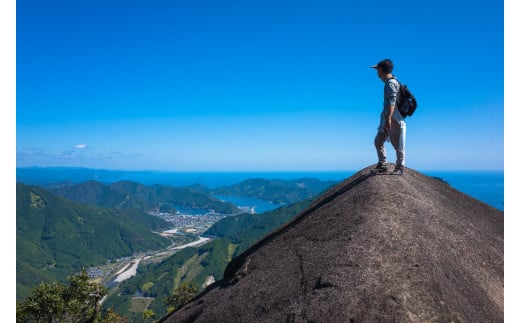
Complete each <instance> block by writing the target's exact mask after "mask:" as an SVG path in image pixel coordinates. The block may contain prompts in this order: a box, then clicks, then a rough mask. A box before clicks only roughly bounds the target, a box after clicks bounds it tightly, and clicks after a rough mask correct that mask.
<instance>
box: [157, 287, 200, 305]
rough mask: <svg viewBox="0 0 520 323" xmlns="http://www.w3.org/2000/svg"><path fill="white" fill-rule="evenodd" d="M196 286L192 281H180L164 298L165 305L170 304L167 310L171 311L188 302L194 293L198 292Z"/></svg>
mask: <svg viewBox="0 0 520 323" xmlns="http://www.w3.org/2000/svg"><path fill="white" fill-rule="evenodd" d="M198 290H199V288H198V286H197V284H196V283H194V282H182V283H180V284H179V286H178V287H177V288H176V289H175V290H174V291H173V293H172V294H171V295H170V296H168V297H167V298H166V301H165V303H166V305H170V306H171V307H170V308H168V312H173V311H175V310H176V309H178V308H179V307H181V306H182V305H184V304H186V303H188V302H189V301H190V300H191V299H192V298H193V297H195V295H197V294H198Z"/></svg>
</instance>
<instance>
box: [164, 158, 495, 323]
mask: <svg viewBox="0 0 520 323" xmlns="http://www.w3.org/2000/svg"><path fill="white" fill-rule="evenodd" d="M503 216H504V214H503V212H501V211H499V210H497V209H495V208H493V207H491V206H489V205H487V204H484V203H481V202H479V201H477V200H475V199H473V198H471V197H469V196H467V195H465V194H464V193H461V192H459V191H457V190H455V189H453V188H452V187H451V186H449V185H447V184H445V183H443V182H441V181H439V180H437V179H434V178H431V177H428V176H425V175H422V174H421V173H419V172H416V171H413V170H411V169H407V170H406V172H405V174H404V175H403V176H393V175H370V169H369V168H366V169H363V170H361V171H360V172H358V173H357V174H355V175H353V176H352V177H350V178H348V179H347V180H345V181H344V182H342V183H340V184H339V185H337V186H336V187H334V188H332V189H331V190H329V191H328V192H327V193H325V194H324V195H323V196H322V197H321V198H320V199H319V200H317V201H315V203H314V204H313V205H311V206H310V207H309V208H308V209H307V210H305V211H303V212H302V213H301V214H299V215H297V216H296V217H295V218H294V219H293V220H292V221H291V222H290V223H288V224H286V225H284V226H282V227H280V228H278V229H277V230H275V231H274V232H273V233H271V234H270V235H268V236H266V237H265V238H263V239H262V240H261V241H259V242H257V243H256V244H255V245H253V246H252V247H251V248H250V249H248V250H247V251H246V252H244V253H243V254H242V255H240V256H239V257H237V258H236V259H234V260H233V261H232V262H231V263H230V264H229V265H228V267H227V269H226V272H225V277H224V279H222V280H221V281H218V282H216V283H214V284H212V285H211V286H209V287H208V288H207V289H206V290H205V291H204V292H203V293H201V294H200V295H199V296H197V297H196V298H194V299H193V300H192V301H191V302H190V303H188V304H186V305H184V306H183V307H181V308H180V309H179V310H177V311H175V312H174V313H172V314H171V315H169V316H167V317H165V318H164V319H163V320H162V321H163V322H424V321H428V322H502V321H503V319H504V218H503Z"/></svg>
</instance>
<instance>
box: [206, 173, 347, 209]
mask: <svg viewBox="0 0 520 323" xmlns="http://www.w3.org/2000/svg"><path fill="white" fill-rule="evenodd" d="M336 183H337V182H336V181H320V180H318V179H315V178H300V179H296V180H279V179H273V180H268V179H262V178H253V179H247V180H245V181H243V182H240V183H238V184H235V185H232V186H227V187H221V188H217V189H215V190H213V191H212V192H213V194H215V195H223V196H241V197H249V198H258V199H262V200H265V201H269V202H273V203H277V204H291V203H295V202H298V201H302V200H304V199H307V198H310V197H313V196H316V195H318V194H320V193H321V192H323V191H324V190H326V189H327V188H329V187H330V186H331V185H334V184H336Z"/></svg>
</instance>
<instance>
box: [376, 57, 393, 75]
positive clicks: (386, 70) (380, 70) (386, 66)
mask: <svg viewBox="0 0 520 323" xmlns="http://www.w3.org/2000/svg"><path fill="white" fill-rule="evenodd" d="M370 67H371V68H375V69H377V75H378V76H379V78H381V79H382V80H384V78H385V77H386V76H387V75H388V74H391V73H392V71H393V70H394V63H392V61H391V60H390V59H388V58H386V59H384V60H382V61H380V62H379V63H377V64H376V65H374V66H370Z"/></svg>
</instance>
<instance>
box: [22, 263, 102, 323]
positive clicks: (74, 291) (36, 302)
mask: <svg viewBox="0 0 520 323" xmlns="http://www.w3.org/2000/svg"><path fill="white" fill-rule="evenodd" d="M106 293H107V290H106V288H104V287H103V286H99V285H98V284H96V283H92V282H89V277H88V274H87V272H86V270H85V269H83V270H82V271H81V272H80V273H79V274H76V275H73V276H71V277H70V278H69V286H65V285H63V284H59V283H52V284H48V283H42V284H40V285H39V286H37V287H36V288H35V289H34V290H33V291H32V293H31V295H30V296H29V297H27V298H26V299H25V300H24V301H23V302H21V303H17V304H16V321H17V322H78V323H93V322H96V320H98V319H99V316H100V315H99V314H100V310H101V305H100V303H99V302H100V301H101V299H102V298H103V296H105V295H106Z"/></svg>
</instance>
